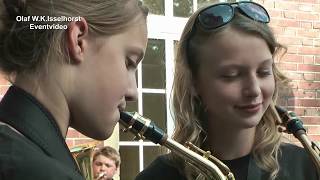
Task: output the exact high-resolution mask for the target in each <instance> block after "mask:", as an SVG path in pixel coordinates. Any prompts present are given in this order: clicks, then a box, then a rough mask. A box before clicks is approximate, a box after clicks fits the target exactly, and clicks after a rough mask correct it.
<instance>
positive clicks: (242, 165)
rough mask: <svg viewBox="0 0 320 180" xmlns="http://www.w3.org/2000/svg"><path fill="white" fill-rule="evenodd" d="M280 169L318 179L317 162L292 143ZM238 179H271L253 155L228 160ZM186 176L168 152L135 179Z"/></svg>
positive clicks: (285, 178)
mask: <svg viewBox="0 0 320 180" xmlns="http://www.w3.org/2000/svg"><path fill="white" fill-rule="evenodd" d="M280 149H281V151H282V156H281V155H280V156H279V164H280V171H279V174H278V178H277V180H318V179H319V178H318V175H317V171H316V168H315V165H314V164H313V163H312V161H311V159H310V157H309V155H308V154H307V153H306V151H305V150H304V149H303V148H300V147H298V146H295V145H292V144H285V143H284V144H283V145H281V147H280ZM225 162H226V164H227V165H228V166H229V168H230V169H231V171H232V172H233V173H234V175H235V179H236V180H268V178H269V173H268V172H266V171H264V170H262V169H260V168H259V167H258V166H257V164H256V163H255V161H254V159H253V157H252V156H251V155H248V156H244V157H241V158H238V159H235V160H230V161H225ZM150 179H152V180H186V178H185V176H184V175H183V174H181V173H180V172H179V171H178V169H176V168H175V167H174V165H173V164H172V163H171V162H170V161H169V160H168V155H162V156H159V157H158V158H157V159H156V160H154V161H153V162H152V163H151V164H150V166H148V167H147V168H146V169H145V170H143V171H142V172H140V173H139V174H138V176H137V177H136V180H150Z"/></svg>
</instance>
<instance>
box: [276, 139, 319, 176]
mask: <svg viewBox="0 0 320 180" xmlns="http://www.w3.org/2000/svg"><path fill="white" fill-rule="evenodd" d="M280 149H281V154H280V155H279V164H280V172H279V173H280V174H282V175H283V176H290V177H292V178H293V179H310V180H313V179H318V178H317V176H318V175H317V170H316V168H315V165H314V164H313V162H312V159H311V157H310V155H309V154H308V153H307V152H306V150H305V149H304V148H302V147H299V146H296V145H293V144H288V143H283V144H282V145H281V146H280Z"/></svg>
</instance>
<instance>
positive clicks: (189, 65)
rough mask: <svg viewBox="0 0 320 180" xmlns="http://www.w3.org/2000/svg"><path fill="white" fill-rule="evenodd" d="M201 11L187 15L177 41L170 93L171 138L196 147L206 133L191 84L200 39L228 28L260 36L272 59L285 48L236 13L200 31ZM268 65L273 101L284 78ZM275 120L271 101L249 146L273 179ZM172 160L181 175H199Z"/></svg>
mask: <svg viewBox="0 0 320 180" xmlns="http://www.w3.org/2000/svg"><path fill="white" fill-rule="evenodd" d="M203 8H206V7H203ZM201 10H202V9H199V10H198V11H197V12H195V13H194V14H193V15H192V16H191V17H190V19H189V21H188V22H187V24H186V26H185V28H184V31H183V33H182V35H181V38H180V41H179V43H178V47H177V54H176V58H175V75H174V85H173V93H172V103H173V112H174V120H175V130H174V134H173V138H174V139H175V140H176V141H178V142H180V143H185V142H186V141H190V142H192V143H193V144H195V145H197V146H198V147H204V146H205V143H204V142H205V138H206V134H207V133H206V122H205V121H206V119H204V118H203V117H202V114H203V112H204V109H203V107H202V105H201V102H200V100H199V98H198V97H197V95H196V93H195V92H194V89H195V88H194V87H193V85H194V79H195V76H196V73H197V68H198V67H199V63H200V62H198V61H197V58H196V57H197V53H198V52H199V48H201V42H202V43H203V41H205V40H206V39H208V36H219V33H221V32H223V31H224V30H225V29H226V28H228V27H229V28H230V27H231V28H233V29H235V30H237V31H241V32H244V33H247V34H252V35H255V36H258V37H260V38H262V39H264V40H265V41H266V43H267V45H268V47H269V49H270V52H271V53H272V54H273V58H277V57H280V56H278V55H280V54H281V55H283V54H284V53H285V51H286V48H285V47H283V46H282V45H281V44H279V43H277V42H276V40H275V38H274V35H273V33H272V31H271V30H270V28H269V27H268V25H267V24H263V23H258V22H255V21H253V20H251V19H249V18H247V17H244V16H243V15H241V14H239V13H237V12H236V14H235V17H234V18H233V20H232V21H231V22H229V23H228V24H226V25H224V26H223V27H221V28H218V29H215V30H212V31H210V32H205V31H202V30H201V29H200V28H197V27H196V26H197V24H196V18H197V16H198V13H199V12H200V11H201ZM195 28H196V29H195ZM272 67H273V73H274V77H275V82H276V88H275V92H274V96H273V98H272V99H273V102H275V101H276V99H277V94H278V88H279V86H280V85H281V84H284V83H285V82H287V79H286V78H285V76H284V75H283V74H282V73H280V71H279V70H278V69H277V68H276V66H275V64H274V63H273V66H272ZM279 121H280V119H278V116H277V115H276V111H275V109H274V104H273V103H272V104H270V106H269V108H268V109H267V110H266V112H265V114H264V115H263V117H262V120H261V121H260V123H259V124H258V126H257V130H256V136H255V143H254V147H253V149H252V154H253V157H254V159H255V161H256V163H257V165H258V166H259V167H260V168H262V169H263V170H265V171H267V172H270V179H275V178H276V176H277V173H278V171H279V164H278V161H277V158H278V154H279V152H280V151H279V147H280V143H281V134H280V133H279V132H278V128H277V124H278V122H279ZM172 159H173V160H174V161H175V162H176V164H177V166H178V168H179V169H180V171H184V174H187V178H188V179H195V177H197V176H198V175H199V173H198V172H196V171H195V170H194V168H190V167H189V165H188V164H185V163H183V161H182V160H181V159H180V158H179V157H178V156H177V155H174V154H172Z"/></svg>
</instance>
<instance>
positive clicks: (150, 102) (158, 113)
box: [143, 93, 167, 132]
mask: <svg viewBox="0 0 320 180" xmlns="http://www.w3.org/2000/svg"><path fill="white" fill-rule="evenodd" d="M166 113H167V111H166V95H165V94H154V93H152V94H151V93H144V94H143V116H144V117H147V118H149V119H151V120H152V121H153V122H154V123H155V124H156V125H157V126H158V127H159V128H161V129H162V130H164V131H165V132H166V131H167V118H166V117H167V116H166Z"/></svg>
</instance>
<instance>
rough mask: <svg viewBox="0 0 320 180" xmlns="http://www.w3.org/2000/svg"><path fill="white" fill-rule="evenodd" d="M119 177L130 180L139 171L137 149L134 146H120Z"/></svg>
mask: <svg viewBox="0 0 320 180" xmlns="http://www.w3.org/2000/svg"><path fill="white" fill-rule="evenodd" d="M119 152H120V156H121V164H120V179H121V180H132V179H133V178H134V177H136V176H137V174H138V173H139V149H138V147H135V146H131V147H130V146H120V149H119Z"/></svg>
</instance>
